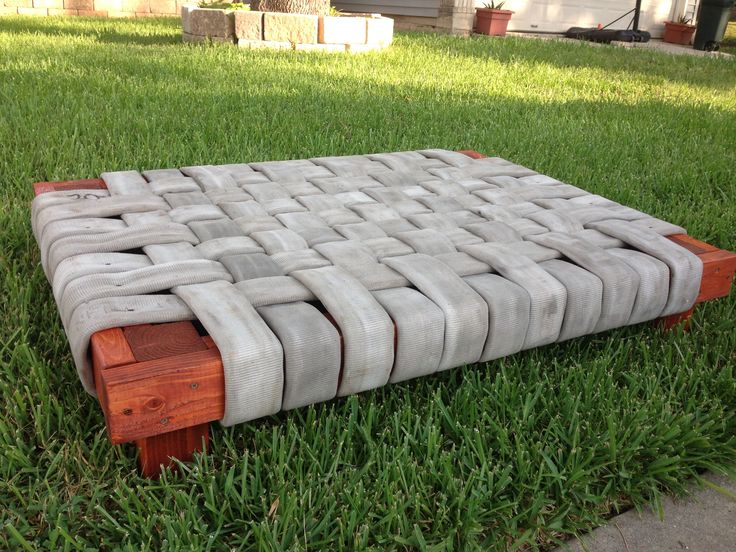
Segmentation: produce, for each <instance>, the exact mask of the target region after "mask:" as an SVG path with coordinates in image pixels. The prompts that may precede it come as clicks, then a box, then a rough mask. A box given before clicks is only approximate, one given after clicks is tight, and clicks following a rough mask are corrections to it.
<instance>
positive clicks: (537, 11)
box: [476, 0, 685, 36]
mask: <svg viewBox="0 0 736 552" xmlns="http://www.w3.org/2000/svg"><path fill="white" fill-rule="evenodd" d="M678 3H682V4H684V3H685V2H683V1H682V0H680V2H678V1H677V0H643V1H642V15H641V23H640V25H639V27H640V28H641V29H644V30H648V31H650V32H652V34H653V35H654V36H658V35H661V30H662V29H663V28H664V27H663V24H662V23H663V21H664V20H665V19H668V18H669V17H670V15H671V12H673V7H674V8H676V7H677V6H673V4H675V5H676V4H678ZM482 5H483V2H476V6H478V7H481V6H482ZM634 5H635V0H625V1H623V2H611V1H606V0H587V1H585V2H582V1H574V0H507V1H506V4H505V5H504V8H505V9H509V10H513V11H514V12H515V13H514V16H513V17H512V18H511V21H510V22H509V30H514V31H532V32H534V31H536V32H556V33H559V32H563V31H565V30H567V29H568V28H570V27H595V26H596V25H598V24H599V23H600V24H602V25H606V24H608V23H610V22H611V21H613V20H614V19H616V18H617V17H620V16H622V15H623V14H624V13H626V12H627V11H629V10H630V9H632V8H633V7H634ZM683 8H684V6H683ZM630 20H631V16H628V17H626V18H624V19H622V20H621V21H620V22H619V23H618V24H616V28H626V25H627V24H628V23H629V21H630Z"/></svg>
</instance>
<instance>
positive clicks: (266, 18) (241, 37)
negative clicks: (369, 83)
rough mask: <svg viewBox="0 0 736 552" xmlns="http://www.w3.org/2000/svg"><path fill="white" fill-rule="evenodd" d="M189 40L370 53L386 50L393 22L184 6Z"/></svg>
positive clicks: (370, 16) (368, 16) (373, 16)
mask: <svg viewBox="0 0 736 552" xmlns="http://www.w3.org/2000/svg"><path fill="white" fill-rule="evenodd" d="M181 25H182V31H183V34H182V38H183V40H184V42H205V41H212V42H227V43H233V44H237V45H238V46H241V47H243V48H276V49H289V50H314V51H323V52H365V51H370V50H381V49H383V48H386V47H387V46H388V45H389V44H391V41H392V40H393V34H394V21H393V19H390V18H388V17H382V16H381V15H379V14H356V15H354V14H350V15H340V16H337V17H334V16H317V15H304V14H296V13H275V12H260V11H244V10H223V9H211V8H200V7H197V6H194V5H184V6H182V8H181Z"/></svg>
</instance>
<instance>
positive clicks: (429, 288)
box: [383, 253, 488, 370]
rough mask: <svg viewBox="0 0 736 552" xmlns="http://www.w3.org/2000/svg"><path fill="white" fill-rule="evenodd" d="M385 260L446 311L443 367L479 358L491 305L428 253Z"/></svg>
mask: <svg viewBox="0 0 736 552" xmlns="http://www.w3.org/2000/svg"><path fill="white" fill-rule="evenodd" d="M383 262H384V263H385V264H387V265H388V266H390V267H391V268H393V269H394V270H395V271H396V272H399V273H400V274H402V275H403V276H405V277H406V279H407V280H409V281H410V282H411V283H412V284H413V285H414V286H416V287H417V289H418V290H419V291H421V292H422V293H423V294H424V295H426V296H427V297H429V298H430V299H431V300H432V301H434V302H435V303H436V304H437V306H438V307H439V308H440V309H442V312H443V313H444V314H445V339H444V348H443V351H442V360H441V361H440V368H439V369H440V370H447V369H448V368H454V367H455V366H462V365H463V364H472V363H474V362H478V360H479V359H480V356H481V354H482V352H483V347H484V345H485V342H486V338H487V337H488V306H487V305H486V303H485V301H483V299H482V298H481V297H480V296H479V295H478V294H477V293H476V292H475V291H473V289H472V288H471V287H470V286H468V285H467V284H466V283H465V282H464V281H463V280H462V278H460V277H459V276H458V275H457V274H455V272H453V271H452V269H451V268H450V267H448V266H447V265H446V264H444V263H443V262H441V261H438V260H437V259H435V258H433V257H430V256H429V255H422V254H419V253H417V254H414V255H405V256H403V257H389V258H386V259H384V260H383Z"/></svg>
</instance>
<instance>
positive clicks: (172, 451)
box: [135, 422, 210, 479]
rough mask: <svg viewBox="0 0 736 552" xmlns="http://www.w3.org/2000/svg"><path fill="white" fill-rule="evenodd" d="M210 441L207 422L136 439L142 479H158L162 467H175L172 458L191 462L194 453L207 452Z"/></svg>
mask: <svg viewBox="0 0 736 552" xmlns="http://www.w3.org/2000/svg"><path fill="white" fill-rule="evenodd" d="M209 440H210V424H209V422H207V423H204V424H199V425H196V426H193V427H186V428H184V429H177V430H176V431H170V432H168V433H162V434H160V435H155V436H153V437H146V438H144V439H138V440H137V441H136V442H135V444H136V447H138V465H139V466H140V469H141V473H142V474H143V476H144V477H151V478H154V479H155V478H158V477H159V476H160V475H161V469H162V466H163V467H165V468H168V467H175V466H176V464H174V462H173V461H172V458H176V459H177V460H180V461H182V462H189V461H191V460H192V458H193V456H194V453H195V452H207V446H208V445H209Z"/></svg>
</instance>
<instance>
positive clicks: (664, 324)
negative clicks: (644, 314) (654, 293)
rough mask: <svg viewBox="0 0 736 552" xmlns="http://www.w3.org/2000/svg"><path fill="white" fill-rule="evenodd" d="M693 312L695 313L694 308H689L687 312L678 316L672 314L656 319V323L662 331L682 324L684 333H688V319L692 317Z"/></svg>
mask: <svg viewBox="0 0 736 552" xmlns="http://www.w3.org/2000/svg"><path fill="white" fill-rule="evenodd" d="M693 312H695V307H693V308H691V309H690V310H688V311H685V312H681V313H680V314H672V315H670V316H663V317H662V318H657V320H656V323H657V324H658V325H659V327H660V328H662V329H663V330H671V329H672V328H674V327H675V326H679V325H680V324H682V325H683V329H684V330H685V331H688V330H689V329H690V317H691V316H692V315H693Z"/></svg>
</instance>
